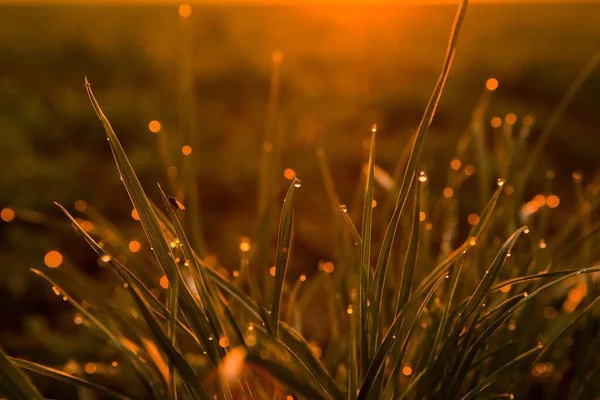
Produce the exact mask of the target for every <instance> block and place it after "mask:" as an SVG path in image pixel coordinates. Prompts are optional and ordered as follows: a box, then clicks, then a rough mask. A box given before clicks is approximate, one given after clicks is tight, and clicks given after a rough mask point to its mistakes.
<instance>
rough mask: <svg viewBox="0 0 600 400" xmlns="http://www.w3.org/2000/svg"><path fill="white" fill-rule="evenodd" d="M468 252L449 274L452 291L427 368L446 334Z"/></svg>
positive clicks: (429, 366)
mask: <svg viewBox="0 0 600 400" xmlns="http://www.w3.org/2000/svg"><path fill="white" fill-rule="evenodd" d="M465 258H466V253H463V254H462V255H461V257H460V258H459V259H458V261H457V262H456V266H455V267H454V268H452V271H451V272H450V273H449V274H448V275H451V276H452V280H451V281H450V293H449V295H448V303H447V304H446V307H444V312H443V314H442V319H441V321H440V324H439V327H438V331H437V333H436V336H435V339H434V341H433V346H432V347H431V353H430V355H429V360H428V361H427V367H426V368H427V369H429V368H431V365H432V364H433V360H434V358H435V355H436V354H438V353H437V348H438V346H439V345H440V343H441V341H442V337H443V336H444V335H446V333H447V332H446V329H447V325H448V320H449V318H450V310H451V307H452V302H453V300H454V295H455V294H456V288H457V286H458V278H459V277H460V273H461V271H462V267H463V264H464V262H465Z"/></svg>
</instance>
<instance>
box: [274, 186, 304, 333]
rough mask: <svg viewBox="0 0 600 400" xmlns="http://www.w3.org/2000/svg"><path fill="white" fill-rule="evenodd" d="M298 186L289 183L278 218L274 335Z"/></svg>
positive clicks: (277, 330)
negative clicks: (295, 191)
mask: <svg viewBox="0 0 600 400" xmlns="http://www.w3.org/2000/svg"><path fill="white" fill-rule="evenodd" d="M299 186H300V181H299V180H298V179H295V180H294V182H292V184H291V185H290V187H289V189H288V191H287V194H286V195H285V199H284V200H283V209H282V210H281V219H280V220H279V234H278V236H277V258H276V260H277V261H276V264H275V287H274V289H273V298H272V303H271V325H272V326H273V327H275V336H276V337H278V336H279V310H280V307H281V294H282V291H283V281H284V279H285V272H286V270H287V265H288V259H289V255H290V251H291V248H290V245H291V241H292V226H293V223H294V190H295V188H296V187H299Z"/></svg>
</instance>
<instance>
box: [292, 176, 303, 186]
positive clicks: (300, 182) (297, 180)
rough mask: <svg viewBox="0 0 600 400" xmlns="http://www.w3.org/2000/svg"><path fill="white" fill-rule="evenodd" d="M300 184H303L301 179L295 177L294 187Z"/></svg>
mask: <svg viewBox="0 0 600 400" xmlns="http://www.w3.org/2000/svg"><path fill="white" fill-rule="evenodd" d="M300 186H302V181H300V179H298V178H295V179H294V187H297V188H299V187H300Z"/></svg>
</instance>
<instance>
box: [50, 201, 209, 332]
mask: <svg viewBox="0 0 600 400" xmlns="http://www.w3.org/2000/svg"><path fill="white" fill-rule="evenodd" d="M54 204H56V205H57V206H58V208H60V209H61V210H62V212H63V213H64V214H65V215H66V216H67V217H68V218H69V219H70V220H71V222H72V223H73V226H74V227H75V229H77V231H78V232H79V233H80V234H81V235H82V236H83V238H84V239H85V240H86V242H87V243H88V244H89V245H90V247H91V248H92V249H93V250H94V251H95V252H96V253H97V254H98V255H99V256H100V257H102V256H108V257H109V258H110V259H109V261H108V262H107V264H108V266H109V267H110V268H112V269H113V270H114V271H115V273H116V274H117V275H118V276H119V277H120V278H121V279H123V280H124V281H125V282H126V283H127V284H128V285H129V286H135V287H137V288H138V290H139V291H140V293H141V294H142V295H143V297H144V299H145V300H146V301H147V302H148V303H149V305H150V307H151V308H152V310H153V311H154V312H155V313H156V314H158V315H159V316H160V317H161V318H164V319H169V318H170V312H169V311H168V310H167V308H166V307H165V306H164V305H163V304H162V303H161V302H160V301H158V300H157V299H156V297H154V296H153V295H152V293H151V292H150V290H149V289H148V288H147V287H146V286H145V285H144V283H143V282H142V281H141V280H140V279H139V278H138V277H137V276H136V275H135V274H134V273H132V272H131V271H129V269H128V268H127V267H125V266H124V265H123V264H121V263H120V262H119V261H117V259H116V258H115V257H113V256H111V255H110V254H109V253H107V252H106V250H104V249H103V248H102V247H100V245H99V244H98V242H96V241H95V240H94V238H92V237H91V236H90V235H89V234H88V233H87V232H86V231H85V230H84V229H83V228H82V227H81V225H79V223H78V222H77V221H76V220H75V218H73V216H72V215H71V214H70V213H69V212H68V211H67V210H66V209H65V208H64V207H63V206H62V205H60V204H58V203H54ZM177 324H178V325H179V327H180V328H181V329H183V331H185V332H186V333H187V334H188V335H189V336H190V337H191V338H193V339H194V341H195V342H197V343H199V342H198V338H197V337H196V335H195V334H194V332H192V330H191V329H190V328H189V327H188V326H187V325H185V324H184V323H183V322H181V320H179V319H177Z"/></svg>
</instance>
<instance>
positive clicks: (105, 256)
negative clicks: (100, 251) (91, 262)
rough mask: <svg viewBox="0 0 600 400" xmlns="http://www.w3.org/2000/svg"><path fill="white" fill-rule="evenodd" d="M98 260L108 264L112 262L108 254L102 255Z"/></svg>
mask: <svg viewBox="0 0 600 400" xmlns="http://www.w3.org/2000/svg"><path fill="white" fill-rule="evenodd" d="M100 259H101V260H102V261H104V262H105V263H107V262H109V261H110V260H112V257H111V256H109V255H108V254H105V255H103V256H102V257H100Z"/></svg>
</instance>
